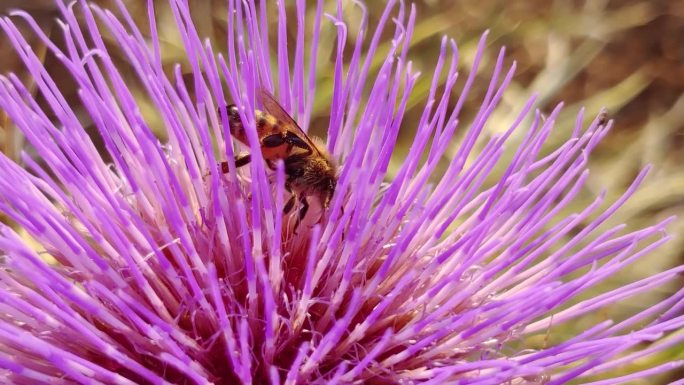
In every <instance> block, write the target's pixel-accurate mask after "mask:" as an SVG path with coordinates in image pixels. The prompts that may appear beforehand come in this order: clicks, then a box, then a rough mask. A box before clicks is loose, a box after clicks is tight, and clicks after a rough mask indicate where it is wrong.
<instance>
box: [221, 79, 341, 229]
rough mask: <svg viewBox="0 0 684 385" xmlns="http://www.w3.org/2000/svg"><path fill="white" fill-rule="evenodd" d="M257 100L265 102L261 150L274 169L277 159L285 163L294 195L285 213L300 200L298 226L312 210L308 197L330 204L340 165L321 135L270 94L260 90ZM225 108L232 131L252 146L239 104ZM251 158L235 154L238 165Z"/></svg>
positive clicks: (259, 123)
mask: <svg viewBox="0 0 684 385" xmlns="http://www.w3.org/2000/svg"><path fill="white" fill-rule="evenodd" d="M257 100H260V101H261V103H262V105H263V111H262V110H256V111H255V114H256V132H257V135H258V136H259V143H260V145H261V153H262V155H263V158H264V161H265V162H266V165H267V166H268V167H269V168H270V169H271V170H275V169H276V161H277V160H279V159H280V160H282V161H283V163H284V166H285V176H286V180H285V189H286V190H287V191H288V192H289V193H290V194H291V196H290V199H289V200H288V201H287V203H285V206H284V207H283V212H284V213H285V214H289V213H290V212H291V211H292V209H293V208H294V205H295V203H296V202H297V201H298V202H299V204H300V206H299V207H300V209H299V213H298V216H297V223H296V225H295V229H296V228H297V226H299V223H300V222H301V221H302V220H303V219H304V217H305V216H306V213H307V211H308V210H309V202H308V201H307V198H308V197H314V198H317V199H318V201H319V202H320V204H321V206H322V207H323V209H327V208H328V207H329V205H330V201H331V200H332V197H333V195H334V193H335V187H336V186H337V178H338V174H337V165H336V164H335V162H334V161H333V159H332V157H331V156H330V153H328V151H326V150H325V144H324V143H323V142H322V141H320V140H319V139H318V138H315V137H314V138H310V137H309V136H308V135H307V134H306V133H305V132H304V131H303V130H302V129H301V128H300V127H299V125H298V124H297V122H295V121H294V119H293V118H292V117H291V116H290V115H289V114H288V113H287V112H285V110H284V109H283V107H281V106H280V104H279V103H278V102H277V101H276V100H275V98H274V97H273V96H272V95H271V94H270V93H268V92H266V91H265V90H262V89H259V90H258V91H257ZM226 109H227V113H228V124H229V127H230V133H231V134H232V135H233V137H234V138H237V140H239V141H240V142H242V143H244V144H246V145H249V143H248V141H247V135H246V133H245V127H244V126H243V124H242V121H241V120H240V115H239V113H238V108H237V106H235V105H233V104H231V105H228V106H227V107H226ZM251 161H252V157H251V154H240V155H237V156H235V166H236V167H238V168H239V167H242V166H244V165H247V164H249V162H251ZM221 170H222V172H223V173H227V172H228V162H223V163H221Z"/></svg>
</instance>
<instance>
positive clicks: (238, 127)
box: [219, 104, 242, 135]
mask: <svg viewBox="0 0 684 385" xmlns="http://www.w3.org/2000/svg"><path fill="white" fill-rule="evenodd" d="M224 108H225V110H226V114H228V127H230V131H231V133H232V134H233V135H235V134H239V133H240V132H241V131H242V120H240V111H239V110H238V107H237V106H236V105H235V104H229V105H227V106H226V107H224ZM220 113H221V111H219V115H220Z"/></svg>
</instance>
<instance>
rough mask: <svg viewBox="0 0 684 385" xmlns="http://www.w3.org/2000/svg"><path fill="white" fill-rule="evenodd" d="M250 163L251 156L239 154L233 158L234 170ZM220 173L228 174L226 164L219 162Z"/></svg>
mask: <svg viewBox="0 0 684 385" xmlns="http://www.w3.org/2000/svg"><path fill="white" fill-rule="evenodd" d="M251 161H252V155H250V154H240V155H236V156H235V168H240V167H242V166H244V165H246V164H249V162H251ZM221 172H222V173H224V174H227V173H228V162H221Z"/></svg>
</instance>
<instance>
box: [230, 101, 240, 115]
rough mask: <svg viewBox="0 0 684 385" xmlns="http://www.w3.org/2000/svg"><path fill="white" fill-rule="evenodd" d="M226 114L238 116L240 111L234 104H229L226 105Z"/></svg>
mask: <svg viewBox="0 0 684 385" xmlns="http://www.w3.org/2000/svg"><path fill="white" fill-rule="evenodd" d="M228 115H230V116H240V112H239V111H238V108H237V106H236V105H235V104H231V105H229V106H228Z"/></svg>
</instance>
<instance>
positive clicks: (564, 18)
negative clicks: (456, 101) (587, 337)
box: [0, 0, 684, 384]
mask: <svg viewBox="0 0 684 385" xmlns="http://www.w3.org/2000/svg"><path fill="white" fill-rule="evenodd" d="M95 3H97V4H99V5H100V6H103V7H106V8H111V9H116V6H115V4H114V2H113V1H109V0H104V1H95ZM124 3H125V4H126V5H127V7H128V8H129V10H130V12H131V14H132V15H133V16H134V18H136V21H137V22H138V23H139V25H140V26H141V27H142V28H143V30H145V29H146V28H147V19H146V18H147V11H146V4H145V3H146V2H145V1H124ZM155 3H156V5H155V7H156V12H157V21H158V25H159V27H158V28H159V33H160V36H161V40H162V43H163V55H164V56H163V60H164V63H165V65H166V67H167V69H169V71H170V70H171V69H172V68H173V65H174V64H175V63H178V62H180V63H184V55H185V53H184V51H183V47H182V44H181V41H180V39H179V37H178V35H177V33H176V32H175V24H174V21H173V16H172V14H171V12H170V10H169V8H168V6H167V4H166V1H155ZM290 3H292V4H290ZM308 3H311V4H312V5H313V4H314V2H313V1H309V2H307V4H308ZM367 3H368V4H367V6H368V7H369V13H370V18H371V21H372V20H376V19H377V18H378V16H379V14H380V13H381V11H382V9H383V7H384V2H381V1H368V2H367ZM287 4H288V6H290V5H293V4H294V1H292V2H287ZM345 4H346V7H345V14H346V16H347V19H348V21H349V22H350V23H351V24H352V25H353V24H354V23H355V22H356V21H358V15H359V11H358V8H356V7H354V6H353V4H352V2H351V1H349V2H346V3H345ZM415 4H416V7H417V13H418V17H417V25H416V30H415V35H414V39H413V46H412V50H411V51H410V52H411V53H410V54H409V56H410V58H411V59H412V60H413V61H414V65H415V66H416V67H417V69H418V70H420V71H421V72H422V73H423V74H424V76H423V77H422V80H421V81H420V83H419V84H418V86H417V87H416V90H415V92H414V94H413V95H412V98H411V101H410V106H411V108H410V110H409V111H408V112H407V117H406V119H405V123H404V126H403V128H402V130H403V131H402V135H401V136H400V139H399V146H398V148H397V149H396V154H395V155H397V156H395V160H396V162H395V163H393V164H392V166H391V169H390V174H391V173H393V172H394V171H396V169H397V167H398V164H399V163H398V162H399V161H400V160H401V159H402V157H401V154H403V153H405V152H406V151H407V148H408V145H409V144H410V143H411V140H412V138H413V136H412V132H413V130H414V127H415V125H416V124H417V120H418V118H419V116H420V113H421V111H422V105H423V103H424V100H425V98H426V94H427V90H428V87H429V82H430V76H431V74H432V72H433V71H432V69H433V68H434V65H435V62H436V58H437V55H438V53H439V43H440V38H441V36H442V35H445V34H446V35H449V36H450V37H452V38H454V39H455V40H456V42H457V43H458V44H459V48H460V50H461V63H460V69H461V72H462V75H461V77H460V81H459V83H457V88H456V90H457V91H456V94H457V92H458V89H459V87H460V86H462V84H463V79H464V78H465V77H466V76H465V75H467V74H468V68H469V67H470V63H471V60H472V58H473V53H474V49H475V45H476V44H477V41H478V39H479V37H480V35H481V34H482V33H483V32H484V31H485V30H487V29H489V30H490V31H491V32H490V37H489V40H488V45H489V47H490V48H489V49H488V52H487V57H486V58H487V60H486V63H485V64H484V65H483V66H482V69H481V71H480V72H482V73H481V74H480V76H479V81H477V82H476V83H475V88H474V90H473V91H472V96H471V97H470V98H469V101H468V103H469V104H467V105H466V108H465V110H464V116H463V119H462V121H463V122H465V123H467V122H469V120H468V119H469V118H471V117H472V115H473V114H474V113H475V112H476V111H477V107H478V106H479V104H478V103H479V102H478V98H477V96H478V95H482V94H483V93H484V90H485V87H487V85H488V80H489V79H488V73H490V71H491V65H492V60H493V59H494V58H495V56H496V54H497V53H498V49H499V48H500V47H501V46H506V47H507V52H508V53H507V58H508V59H507V63H509V64H510V63H511V62H512V60H515V61H517V63H518V70H517V73H516V77H515V79H514V81H513V84H512V85H511V86H510V87H509V89H508V91H507V93H506V95H505V97H504V99H503V102H502V105H501V106H500V107H499V109H498V110H497V113H496V114H495V115H494V116H493V117H492V119H491V120H490V122H489V123H488V124H487V126H486V132H485V133H484V137H487V136H488V135H491V134H492V133H495V132H498V131H501V130H503V129H505V128H507V125H508V124H510V122H511V121H512V117H513V116H514V114H515V113H516V112H517V111H518V110H519V108H520V107H521V106H522V105H523V103H524V102H525V101H526V100H527V98H528V97H529V96H530V95H531V94H532V93H533V92H536V93H538V94H539V95H540V99H539V103H538V104H537V106H538V108H540V109H541V110H542V111H543V112H546V113H548V112H550V111H551V109H552V108H553V107H554V105H555V104H556V103H558V102H559V101H561V100H562V101H565V102H566V107H565V109H564V112H563V113H562V114H561V117H560V118H559V120H558V122H557V124H556V127H557V128H556V130H555V133H554V134H553V135H552V136H551V137H550V139H549V143H548V148H554V147H556V146H558V145H559V144H560V143H561V142H562V141H563V140H565V139H566V138H567V136H568V135H569V132H570V130H572V128H573V125H574V121H575V116H576V114H577V112H578V111H579V109H580V108H581V107H582V106H585V107H586V110H587V114H586V121H587V122H589V121H590V120H591V119H593V118H594V117H595V116H596V114H597V113H598V112H599V110H600V109H601V108H602V107H606V108H607V109H608V111H609V117H610V118H611V119H614V120H615V124H614V127H613V129H612V132H611V133H610V134H609V136H608V137H607V138H606V139H605V140H604V141H603V142H602V143H601V145H599V147H598V148H597V150H596V151H595V152H594V153H593V154H592V156H591V175H590V179H589V182H588V183H587V188H585V190H584V192H583V193H582V194H581V195H580V196H579V197H578V199H577V200H576V202H575V206H574V207H573V211H574V210H577V209H579V208H582V207H584V206H585V205H586V204H588V203H589V202H590V200H592V199H593V198H594V197H595V196H596V195H597V194H598V193H599V192H600V191H601V189H603V188H606V189H607V190H608V202H612V200H614V199H615V198H616V197H617V196H619V194H621V193H622V192H623V191H624V189H625V188H626V187H627V186H628V185H629V183H630V182H631V180H632V179H633V178H634V176H635V175H636V173H637V172H638V170H640V169H641V168H642V167H644V166H645V165H647V164H653V165H654V166H655V167H654V168H653V170H652V172H651V173H650V175H649V177H648V178H647V181H646V183H645V184H644V185H643V186H642V188H641V189H640V190H639V192H638V193H637V194H636V195H635V196H634V197H633V198H632V199H631V200H630V201H629V202H628V203H627V205H626V206H625V207H624V208H623V209H622V210H620V211H619V212H618V214H617V215H616V216H615V217H614V218H613V219H612V221H611V222H610V224H612V225H614V224H617V223H627V224H628V228H629V229H635V228H638V227H644V226H648V225H649V224H652V223H654V222H655V221H658V220H660V219H663V218H665V217H668V216H671V215H678V216H679V217H681V216H682V213H683V212H684V167H681V164H682V161H683V160H684V148H683V146H682V145H683V144H684V97H683V95H684V92H683V91H684V42H683V41H682V38H683V37H684V1H668V0H658V1H648V0H612V1H607V0H586V1H563V0H558V1H546V0H530V1H516V2H509V1H504V0H456V1H451V0H423V1H417V2H415ZM190 5H191V9H192V13H193V17H194V19H195V21H196V25H197V28H198V30H199V32H200V34H201V35H203V36H208V37H211V38H212V43H213V44H214V47H215V49H217V50H219V51H222V52H225V49H223V48H222V47H225V44H224V42H225V34H226V27H225V19H226V16H225V15H226V8H225V7H226V5H225V1H224V0H214V1H200V0H196V1H193V0H191V1H190ZM330 5H332V4H330ZM332 6H333V8H329V9H330V10H331V11H332V9H334V5H332ZM12 8H23V9H26V10H28V11H29V12H30V13H31V14H32V15H34V17H36V18H37V20H38V22H39V23H40V24H41V26H42V27H43V29H44V30H45V31H46V32H47V33H48V34H49V35H50V37H51V38H53V39H54V40H55V41H56V42H57V44H58V45H62V39H61V30H60V29H59V28H58V27H57V24H56V22H55V18H56V17H57V16H58V14H59V12H58V10H57V8H56V7H55V5H54V3H53V1H51V0H40V1H35V0H29V1H21V0H9V1H8V0H3V1H0V12H2V13H5V12H7V11H8V10H10V9H12ZM271 11H272V12H273V11H275V10H274V9H271ZM309 16H312V15H309ZM272 20H275V18H272ZM290 20H294V19H293V18H290ZM308 20H309V19H308ZM20 25H21V26H25V25H24V24H22V23H20ZM309 25H311V24H310V22H309ZM323 25H324V29H325V30H327V31H331V28H330V25H329V23H328V22H327V21H326V20H324V21H323ZM370 25H371V26H372V25H374V24H373V23H372V22H371V23H370ZM350 31H353V28H350ZM291 34H294V29H292V31H291ZM30 36H32V35H30ZM322 36H323V41H322V47H327V48H322V51H323V54H325V50H326V49H331V48H332V47H333V46H334V35H333V34H332V33H324V34H323V35H322ZM351 38H352V39H353V38H355V36H354V34H353V33H352V34H351ZM29 40H30V41H31V42H32V47H33V49H34V50H35V51H36V52H38V53H39V54H40V55H41V57H43V58H44V62H45V66H46V68H48V70H49V71H50V72H51V73H52V74H53V76H54V79H56V80H57V81H58V83H59V86H60V89H62V90H63V92H64V94H65V95H66V97H67V98H68V99H69V100H73V101H74V103H73V105H74V106H75V109H77V110H78V109H79V107H78V106H79V103H78V98H77V95H76V91H77V90H76V89H75V87H74V85H73V84H72V83H71V82H70V81H69V80H68V76H64V75H65V72H64V69H63V68H62V67H61V66H60V65H58V64H57V61H56V59H55V58H54V57H52V56H51V55H49V54H47V53H46V50H45V47H44V45H42V44H41V43H40V42H39V41H38V39H36V38H35V37H33V36H32V37H30V38H29ZM110 42H111V40H110ZM385 47H386V45H385ZM111 53H112V55H113V56H114V57H115V58H116V59H117V60H119V61H120V62H121V63H122V67H123V68H125V65H124V64H123V63H125V59H124V58H123V56H122V55H120V54H118V53H117V52H116V50H115V49H113V50H112V51H111ZM0 55H1V57H2V60H1V61H0V71H2V72H3V73H5V72H9V71H12V72H15V73H17V74H19V75H20V76H21V77H22V78H23V79H24V80H25V81H26V82H27V83H29V84H31V79H30V77H29V76H28V75H27V74H26V73H25V71H24V68H23V67H22V65H21V63H20V61H19V59H18V57H17V56H16V55H15V54H14V53H13V49H12V48H11V45H10V44H8V42H7V39H6V37H5V36H0ZM323 63H325V61H323ZM184 68H187V65H185V66H184ZM330 73H331V72H326V71H321V73H320V76H319V85H318V90H319V91H320V92H321V95H323V97H321V98H319V100H318V103H317V104H316V106H315V111H314V121H313V123H314V124H313V125H312V126H313V127H318V128H319V131H318V132H320V131H324V130H325V123H326V122H327V118H328V116H327V115H328V113H327V108H328V106H327V103H328V101H327V99H326V98H325V96H326V95H329V93H330V88H331V87H332V79H331V78H330V76H329V75H330ZM126 76H130V80H131V81H130V84H131V87H132V88H133V89H134V93H135V94H136V95H137V96H139V100H140V103H141V109H142V111H143V114H144V115H145V118H146V119H147V121H148V122H149V123H150V124H151V125H152V126H153V127H155V128H156V129H157V130H158V132H159V135H160V137H163V136H164V128H163V127H162V125H161V121H160V120H159V118H158V116H156V112H155V111H154V108H153V106H152V105H151V104H150V103H149V102H147V101H146V99H145V96H144V92H143V90H142V89H138V88H137V87H139V86H138V85H137V84H138V83H137V82H136V80H135V78H134V75H133V74H132V73H131V74H127V75H126ZM79 112H81V114H80V116H81V117H82V118H83V119H84V122H87V116H86V114H85V113H83V112H84V111H83V109H82V108H81V110H80V111H79ZM321 127H323V130H321V129H320V128H321ZM314 131H316V129H315V128H314ZM457 145H458V141H457V140H456V141H455V142H454V146H457ZM0 148H2V151H3V152H4V153H5V154H7V155H8V156H10V157H12V158H14V159H18V155H19V153H20V152H21V151H22V150H27V151H29V152H30V148H29V147H28V146H27V144H26V143H25V141H24V139H23V137H22V135H21V134H20V133H19V132H17V130H15V128H14V127H13V126H12V124H11V122H9V121H8V120H7V119H6V118H5V117H4V116H0ZM447 162H448V159H444V161H443V163H444V165H446V164H447ZM568 212H569V211H568ZM610 224H609V225H610ZM682 229H684V221H683V220H677V221H676V222H675V223H674V224H673V225H671V226H670V233H671V234H673V235H674V238H673V240H672V241H671V242H669V243H668V244H667V245H666V246H665V247H663V248H661V249H659V250H658V251H657V252H656V253H653V254H651V255H650V256H648V257H647V258H645V259H643V260H642V261H640V262H639V263H637V264H636V265H634V266H633V267H632V268H630V269H629V270H628V271H624V272H622V273H621V274H620V275H616V276H615V277H613V278H612V279H611V281H610V282H608V283H606V284H605V285H603V286H601V287H600V288H599V289H606V288H609V287H615V286H617V285H620V284H624V283H627V282H632V281H634V280H636V279H638V278H640V277H645V276H646V275H648V274H653V273H656V272H658V271H662V270H664V269H666V268H667V267H668V266H674V265H678V264H681V263H682V262H684V253H683V251H682V250H683V248H682V246H683V244H684V240H683V239H682V238H681V237H680V236H679V235H680V234H682ZM683 284H684V279H680V280H679V282H676V283H674V284H673V285H671V286H670V287H664V288H661V289H659V290H658V291H656V292H654V293H651V294H650V295H646V296H640V297H638V301H629V302H626V303H623V304H621V305H620V306H619V307H617V308H614V309H607V310H606V311H605V312H600V314H595V315H593V316H592V318H588V319H585V320H582V321H581V322H576V323H572V324H571V325H560V326H557V327H554V328H553V329H552V331H551V333H550V334H549V336H550V337H549V341H544V340H545V338H544V336H537V337H538V338H532V339H530V340H528V341H526V344H527V346H530V347H535V346H542V345H543V344H546V343H554V342H555V341H559V340H563V339H565V338H567V336H569V335H571V334H573V333H575V332H576V331H577V330H580V329H582V328H584V327H586V326H587V325H589V324H591V323H595V322H596V321H598V320H603V319H606V318H615V319H619V318H621V317H624V316H625V315H626V314H631V313H633V312H635V311H636V310H637V309H640V308H643V307H644V306H646V305H648V304H649V303H653V302H654V301H657V300H658V299H660V298H663V297H664V296H665V295H667V294H668V293H671V292H672V291H673V290H675V289H677V288H678V287H681V286H682V285H683ZM670 359H684V347H682V346H679V347H675V348H673V349H671V350H669V351H668V352H666V353H662V354H659V355H657V356H656V357H652V358H650V359H649V360H647V361H644V362H640V363H636V364H635V366H634V367H633V368H631V369H632V370H634V369H640V368H643V365H652V364H653V363H654V362H655V361H663V360H670ZM682 377H684V371H679V372H672V373H669V374H668V375H666V376H661V377H659V378H658V379H653V380H649V381H644V382H641V383H643V384H646V383H649V384H654V383H667V382H669V381H672V380H674V379H679V378H682Z"/></svg>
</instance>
